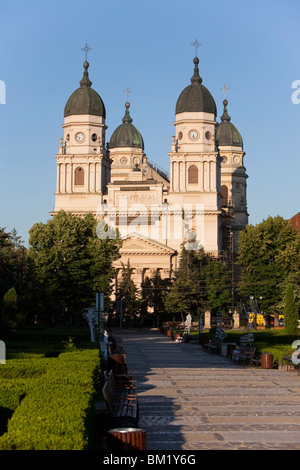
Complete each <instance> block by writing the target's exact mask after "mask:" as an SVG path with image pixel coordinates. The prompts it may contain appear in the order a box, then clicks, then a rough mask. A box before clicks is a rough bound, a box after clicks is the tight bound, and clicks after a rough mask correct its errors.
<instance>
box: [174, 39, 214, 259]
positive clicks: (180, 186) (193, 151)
mask: <svg viewBox="0 0 300 470" xmlns="http://www.w3.org/2000/svg"><path fill="white" fill-rule="evenodd" d="M193 45H194V44H193ZM193 62H194V74H193V76H192V78H191V85H189V86H187V87H186V88H185V89H184V90H183V91H182V92H181V94H180V96H179V98H178V100H177V104H176V112H175V114H176V118H175V122H174V125H175V136H173V143H172V147H171V152H170V153H169V157H170V196H169V200H170V201H172V203H176V204H178V205H181V206H182V208H183V209H184V205H189V206H190V207H192V214H191V220H192V227H190V228H189V230H192V231H197V230H196V227H195V226H193V220H194V221H195V219H196V212H195V211H196V209H197V208H198V210H199V208H200V207H201V208H202V209H201V210H202V212H203V214H202V216H203V218H202V227H201V231H202V235H201V236H200V238H198V236H197V240H199V243H200V244H201V245H202V246H203V247H204V249H205V250H206V251H208V252H211V253H214V254H217V253H218V251H219V228H220V227H219V224H220V221H219V215H220V213H221V197H220V158H219V156H218V150H217V148H216V142H215V130H216V124H217V122H216V114H217V109H216V104H215V101H214V99H213V97H212V95H211V94H210V92H209V90H208V89H207V88H206V87H205V86H204V85H203V84H202V78H201V77H200V75H199V69H198V64H199V59H198V57H197V55H196V57H195V58H194V61H193ZM183 236H184V238H186V235H185V234H183Z"/></svg>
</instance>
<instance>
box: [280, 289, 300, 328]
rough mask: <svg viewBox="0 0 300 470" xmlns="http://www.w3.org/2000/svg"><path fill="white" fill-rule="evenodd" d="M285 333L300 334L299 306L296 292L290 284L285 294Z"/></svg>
mask: <svg viewBox="0 0 300 470" xmlns="http://www.w3.org/2000/svg"><path fill="white" fill-rule="evenodd" d="M283 312H284V331H285V333H287V334H289V335H293V334H299V329H298V320H299V314H298V305H297V303H296V302H295V298H294V290H293V286H292V285H291V284H288V286H287V288H286V292H285V306H284V311H283Z"/></svg>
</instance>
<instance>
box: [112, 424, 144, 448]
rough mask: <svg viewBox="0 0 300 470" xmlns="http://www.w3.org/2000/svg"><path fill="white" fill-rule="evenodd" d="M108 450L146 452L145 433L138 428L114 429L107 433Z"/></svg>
mask: <svg viewBox="0 0 300 470" xmlns="http://www.w3.org/2000/svg"><path fill="white" fill-rule="evenodd" d="M107 448H108V450H146V431H144V429H138V428H116V429H110V430H109V431H107Z"/></svg>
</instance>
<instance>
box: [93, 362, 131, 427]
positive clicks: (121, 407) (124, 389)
mask: <svg viewBox="0 0 300 470" xmlns="http://www.w3.org/2000/svg"><path fill="white" fill-rule="evenodd" d="M102 394H103V397H104V399H105V402H106V406H107V409H108V412H109V415H110V418H111V420H112V422H113V426H117V427H119V426H121V427H138V398H137V389H136V384H135V382H134V381H133V380H132V377H131V376H130V375H127V374H121V375H114V373H113V371H110V372H109V374H108V377H107V380H106V382H105V384H104V386H103V388H102Z"/></svg>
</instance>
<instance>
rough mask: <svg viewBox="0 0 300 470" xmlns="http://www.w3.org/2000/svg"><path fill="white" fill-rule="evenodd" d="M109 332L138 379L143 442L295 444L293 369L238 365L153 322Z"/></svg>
mask: <svg viewBox="0 0 300 470" xmlns="http://www.w3.org/2000/svg"><path fill="white" fill-rule="evenodd" d="M115 334H116V335H117V336H119V337H121V339H122V343H123V347H124V349H125V352H126V356H127V366H128V372H129V373H130V374H132V375H133V376H134V378H135V380H137V387H138V398H139V408H140V419H139V426H140V427H142V428H143V429H145V430H146V432H147V450H187V451H192V450H224V449H228V450H230V449H232V450H243V449H245V450H300V377H298V375H297V373H293V372H287V371H285V370H281V369H278V370H275V369H260V368H250V367H248V366H239V365H236V364H233V363H232V362H231V361H230V360H229V359H228V358H226V357H223V356H220V355H213V354H209V353H207V352H205V351H203V350H202V348H201V346H200V345H198V344H196V343H175V342H174V341H172V340H170V338H167V337H165V336H163V335H162V334H161V333H160V332H159V331H158V330H157V331H155V330H146V329H145V330H138V331H134V330H131V331H130V330H122V331H118V332H115Z"/></svg>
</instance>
